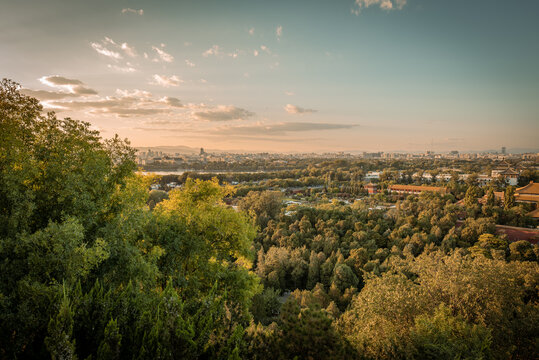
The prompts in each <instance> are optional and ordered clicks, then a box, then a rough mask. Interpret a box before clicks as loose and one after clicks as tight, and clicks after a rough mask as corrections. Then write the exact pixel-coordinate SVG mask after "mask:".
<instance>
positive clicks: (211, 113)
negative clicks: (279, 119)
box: [194, 105, 255, 121]
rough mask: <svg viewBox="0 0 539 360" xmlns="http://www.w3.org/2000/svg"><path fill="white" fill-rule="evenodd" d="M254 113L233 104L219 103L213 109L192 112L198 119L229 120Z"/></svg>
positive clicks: (241, 118) (239, 118)
mask: <svg viewBox="0 0 539 360" xmlns="http://www.w3.org/2000/svg"><path fill="white" fill-rule="evenodd" d="M254 115H255V114H254V113H252V112H250V111H248V110H245V109H242V108H238V107H235V106H231V105H229V106H224V105H220V106H218V107H217V108H215V109H211V110H203V111H198V112H195V113H194V116H195V117H196V118H197V119H199V120H206V121H230V120H245V119H247V118H249V117H251V116H254Z"/></svg>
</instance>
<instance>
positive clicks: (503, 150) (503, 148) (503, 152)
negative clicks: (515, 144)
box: [502, 146, 506, 155]
mask: <svg viewBox="0 0 539 360" xmlns="http://www.w3.org/2000/svg"><path fill="white" fill-rule="evenodd" d="M505 153H506V152H505V146H502V154H503V155H505Z"/></svg>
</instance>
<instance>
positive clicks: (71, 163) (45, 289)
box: [0, 80, 539, 359]
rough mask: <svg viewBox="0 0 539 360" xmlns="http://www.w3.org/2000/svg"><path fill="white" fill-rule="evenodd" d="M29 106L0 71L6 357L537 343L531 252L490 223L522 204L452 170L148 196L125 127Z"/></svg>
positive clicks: (536, 270) (280, 354) (518, 218)
mask: <svg viewBox="0 0 539 360" xmlns="http://www.w3.org/2000/svg"><path fill="white" fill-rule="evenodd" d="M42 110H43V109H42V107H41V105H40V104H39V102H38V101H37V100H36V99H34V98H31V97H27V96H24V95H22V94H21V93H20V91H19V87H18V85H17V84H16V83H14V82H12V81H10V80H3V81H2V83H1V86H0V274H2V276H1V277H0V359H26V358H52V359H76V358H78V359H90V358H91V359H124V358H129V359H176V358H186V359H240V358H244V359H347V358H350V359H491V358H493V359H532V358H536V357H537V354H538V353H539V352H538V349H539V342H538V340H537V333H538V331H539V307H538V301H539V297H538V295H539V293H538V291H539V290H538V289H539V265H538V259H539V248H538V247H537V245H532V244H531V243H529V242H527V241H517V242H509V241H508V240H507V239H506V238H504V237H503V236H500V235H499V234H497V233H496V228H495V224H499V223H500V222H505V223H510V224H516V225H527V224H529V221H530V219H529V218H527V217H526V213H527V211H528V210H529V209H528V208H527V207H526V206H527V205H521V204H516V203H512V202H511V201H506V202H505V204H504V205H503V204H500V203H498V202H497V201H496V200H495V199H494V198H493V195H492V194H491V190H488V191H486V192H485V191H483V190H482V189H479V188H477V187H475V185H474V184H473V183H471V182H469V183H457V182H456V181H455V182H453V183H450V184H449V187H451V193H448V194H439V193H430V192H426V193H423V194H421V195H420V196H408V197H405V198H402V199H398V201H396V202H395V203H394V206H386V207H381V208H376V207H375V206H374V203H373V201H378V202H387V201H388V199H387V198H385V196H384V195H383V194H381V195H380V196H378V195H377V197H374V198H370V199H365V200H364V201H356V202H353V203H352V204H344V203H339V202H329V201H319V202H318V203H317V204H316V205H312V206H305V205H301V204H299V205H294V206H292V207H285V206H284V205H283V200H284V199H283V194H282V193H281V192H279V191H274V190H273V191H272V190H271V189H270V188H272V187H273V185H274V184H277V185H278V184H280V183H282V182H283V181H292V183H291V184H292V185H297V186H315V185H318V186H320V185H322V186H323V187H324V188H323V189H320V194H319V195H315V194H313V196H320V197H322V198H323V197H324V196H328V194H331V192H332V191H333V190H332V187H334V188H335V189H336V190H335V191H334V192H342V191H344V190H343V189H344V188H341V186H344V187H346V188H345V190H346V191H349V192H352V193H353V192H354V191H357V192H358V193H361V192H362V191H363V190H362V185H361V183H360V180H359V179H360V177H361V176H360V174H363V173H364V171H365V169H366V168H361V167H359V165H357V164H356V165H357V167H354V166H356V165H352V166H350V163H341V164H340V166H337V165H338V164H336V163H331V162H330V163H327V164H323V165H321V166H319V167H312V166H311V167H309V166H307V167H306V168H305V169H304V170H283V173H279V174H283V176H276V177H275V178H274V179H273V180H267V181H266V183H264V184H260V183H257V185H256V186H255V185H253V186H249V185H247V186H246V185H244V186H243V187H242V186H230V185H225V184H223V183H224V182H225V181H224V180H225V179H222V178H221V179H217V178H215V179H213V180H212V179H200V178H198V179H195V178H194V177H190V176H188V175H185V178H182V179H179V181H180V182H181V184H182V185H183V186H182V187H181V188H177V189H174V190H171V191H169V192H168V193H167V192H164V191H163V192H158V191H155V190H153V191H150V184H152V183H155V182H156V181H160V180H159V179H155V178H152V177H151V176H143V175H141V174H140V173H139V172H137V167H136V164H135V158H134V154H135V152H134V150H133V149H132V148H131V147H130V145H129V142H128V141H127V140H123V139H120V138H119V137H117V136H116V137H114V138H112V139H109V140H103V139H102V138H101V137H100V134H99V133H98V132H97V131H95V130H92V128H91V126H90V124H89V123H85V122H81V121H77V120H73V119H69V118H67V119H58V118H57V116H56V115H55V114H54V113H48V114H43V111H42ZM372 166H373V169H375V168H376V166H378V165H376V164H374V165H372ZM396 166H397V165H396ZM398 166H402V164H398ZM331 167H333V170H332V171H333V172H332V173H331V174H330V176H329V177H330V179H332V182H329V181H328V176H327V173H328V171H330V170H329V169H330V168H331ZM326 170H327V171H326ZM290 174H292V176H289V175H290ZM233 176H235V175H233ZM237 176H250V175H247V174H244V175H237ZM253 176H258V175H253ZM266 176H267V175H266ZM391 176H392V174H391V172H390V171H388V172H387V173H386V174H384V178H383V179H381V183H382V185H381V186H382V187H383V186H384V182H386V183H390V182H391V181H393V180H392V177H391ZM530 176H536V174H530ZM220 180H221V181H220ZM271 181H273V183H271ZM293 181H296V183H293ZM272 184H273V185H272ZM257 186H259V188H257ZM510 191H511V190H509V192H508V193H507V199H509V200H510V199H511V194H510ZM483 194H486V195H487V201H485V202H484V203H478V202H477V200H476V199H477V197H479V196H482V195H483ZM489 194H490V195H489ZM231 199H234V200H236V201H237V209H234V208H233V207H231V206H229V205H228V204H227V202H228V203H230V200H231ZM457 199H463V205H457V204H456V200H457Z"/></svg>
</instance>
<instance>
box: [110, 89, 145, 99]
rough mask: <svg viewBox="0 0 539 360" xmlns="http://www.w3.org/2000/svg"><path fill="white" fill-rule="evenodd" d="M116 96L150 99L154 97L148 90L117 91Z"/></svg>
mask: <svg viewBox="0 0 539 360" xmlns="http://www.w3.org/2000/svg"><path fill="white" fill-rule="evenodd" d="M116 94H118V95H119V96H120V97H122V98H146V99H149V98H151V97H152V93H151V92H149V91H146V90H139V89H134V90H122V89H116Z"/></svg>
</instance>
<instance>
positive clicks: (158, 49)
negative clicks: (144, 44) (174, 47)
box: [152, 44, 174, 63]
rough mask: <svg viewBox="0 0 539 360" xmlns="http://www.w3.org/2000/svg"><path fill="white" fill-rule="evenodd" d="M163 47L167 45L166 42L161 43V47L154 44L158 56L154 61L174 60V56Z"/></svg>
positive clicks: (169, 61) (168, 61) (153, 47)
mask: <svg viewBox="0 0 539 360" xmlns="http://www.w3.org/2000/svg"><path fill="white" fill-rule="evenodd" d="M163 47H165V44H161V47H157V46H152V49H153V50H154V51H155V52H156V53H157V57H156V58H154V59H153V61H155V62H160V61H163V62H167V63H171V62H173V61H174V56H172V55H170V54H169V53H167V52H166V51H165V50H163V49H162V48H163Z"/></svg>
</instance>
